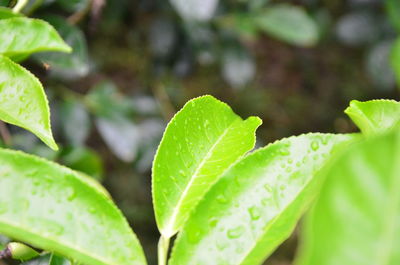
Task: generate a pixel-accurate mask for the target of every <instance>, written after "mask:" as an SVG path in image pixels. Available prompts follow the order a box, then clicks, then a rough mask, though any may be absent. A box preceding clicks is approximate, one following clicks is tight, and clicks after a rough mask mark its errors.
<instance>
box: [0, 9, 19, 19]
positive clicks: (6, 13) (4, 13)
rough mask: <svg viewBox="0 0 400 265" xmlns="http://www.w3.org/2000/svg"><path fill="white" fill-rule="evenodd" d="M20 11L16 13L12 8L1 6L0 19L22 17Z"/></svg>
mask: <svg viewBox="0 0 400 265" xmlns="http://www.w3.org/2000/svg"><path fill="white" fill-rule="evenodd" d="M20 16H21V15H20V14H19V13H14V12H13V11H12V10H11V9H9V8H6V7H2V6H0V19H7V18H12V17H20Z"/></svg>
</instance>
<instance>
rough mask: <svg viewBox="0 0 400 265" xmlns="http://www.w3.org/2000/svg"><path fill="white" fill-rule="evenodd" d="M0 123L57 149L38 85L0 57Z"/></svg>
mask: <svg viewBox="0 0 400 265" xmlns="http://www.w3.org/2000/svg"><path fill="white" fill-rule="evenodd" d="M0 119H1V120H4V121H5V122H8V123H11V124H14V125H17V126H20V127H22V128H25V129H27V130H29V131H31V132H33V133H34V134H36V135H37V136H38V137H39V138H40V139H41V140H42V141H43V142H45V143H46V144H47V145H48V146H50V147H51V148H52V149H55V150H56V149H57V145H56V143H55V142H54V139H53V136H52V133H51V127H50V111H49V106H48V102H47V98H46V95H45V93H44V91H43V87H42V85H41V84H40V82H39V80H38V79H37V78H36V77H34V76H33V75H32V74H31V73H30V72H28V71H27V70H26V69H24V68H23V67H21V66H20V65H18V64H16V63H14V62H13V61H11V60H10V59H8V58H7V57H4V56H1V55H0Z"/></svg>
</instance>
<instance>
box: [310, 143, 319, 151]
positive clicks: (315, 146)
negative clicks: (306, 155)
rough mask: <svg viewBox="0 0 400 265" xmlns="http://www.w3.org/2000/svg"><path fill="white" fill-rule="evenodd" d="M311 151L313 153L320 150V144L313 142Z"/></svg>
mask: <svg viewBox="0 0 400 265" xmlns="http://www.w3.org/2000/svg"><path fill="white" fill-rule="evenodd" d="M311 149H312V150H313V151H317V150H318V149H319V143H318V142H317V141H312V142H311Z"/></svg>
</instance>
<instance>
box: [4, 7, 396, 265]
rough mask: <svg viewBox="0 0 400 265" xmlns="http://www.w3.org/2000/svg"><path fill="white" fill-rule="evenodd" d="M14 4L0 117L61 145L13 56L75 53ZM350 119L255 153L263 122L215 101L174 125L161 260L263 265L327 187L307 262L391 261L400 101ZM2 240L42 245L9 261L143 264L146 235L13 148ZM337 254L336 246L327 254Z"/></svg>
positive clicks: (71, 175)
mask: <svg viewBox="0 0 400 265" xmlns="http://www.w3.org/2000/svg"><path fill="white" fill-rule="evenodd" d="M19 8H20V6H18V5H17V6H16V8H15V9H14V10H9V9H1V12H0V14H1V18H2V19H1V20H0V39H2V40H6V41H4V42H2V43H0V53H1V55H0V84H1V85H0V96H1V100H0V119H2V120H3V121H5V122H8V123H12V124H15V125H18V126H20V127H23V128H25V129H28V130H30V131H32V132H33V133H35V134H36V135H37V136H38V137H39V138H40V139H42V140H43V141H44V142H45V143H46V144H47V145H49V146H50V147H51V148H53V149H57V145H56V143H55V141H54V140H53V137H52V133H51V129H50V121H49V115H50V114H49V107H48V102H47V99H46V96H45V94H44V91H43V87H42V85H41V84H40V82H39V81H38V80H37V79H36V78H35V77H34V76H33V75H32V74H30V73H29V72H28V71H27V70H26V69H24V68H23V67H22V66H20V65H19V64H17V63H16V61H21V60H23V59H25V58H27V57H28V56H29V55H31V54H32V53H35V52H39V51H64V52H68V51H70V48H69V47H68V46H67V45H66V44H65V43H64V42H63V41H62V39H61V38H60V37H59V36H58V34H57V33H56V31H55V30H54V29H53V28H52V27H51V26H49V25H48V24H47V23H46V22H44V21H41V20H34V19H30V18H26V17H23V16H21V15H19V14H18V10H19ZM2 34H3V35H2ZM10 36H11V38H10ZM346 113H347V114H348V115H349V116H350V118H351V119H352V120H353V121H354V122H355V123H356V124H357V125H358V126H359V127H360V129H361V130H362V134H323V133H309V134H303V135H300V136H292V137H289V138H285V139H282V140H279V141H276V142H274V143H272V144H269V145H267V146H265V147H262V148H259V149H257V150H254V151H252V152H250V151H251V150H252V149H253V148H254V145H255V141H256V137H255V131H256V129H257V128H258V127H259V126H260V125H261V120H260V119H259V118H257V117H249V118H247V119H245V120H243V119H242V118H240V117H239V116H238V115H236V114H235V113H234V112H233V111H232V109H231V108H230V107H229V106H228V105H226V104H225V103H222V102H220V101H219V100H217V99H215V98H213V97H212V96H203V97H199V98H196V99H193V100H191V101H189V102H188V103H187V104H186V105H185V106H184V107H183V108H182V109H181V110H180V111H179V112H178V113H177V114H176V115H175V116H174V118H173V119H172V120H171V122H170V123H169V125H168V126H167V128H166V130H165V133H164V136H163V139H162V141H161V143H160V145H159V148H158V151H157V154H156V155H155V159H154V163H153V175H152V184H153V190H152V195H153V201H154V211H155V216H156V221H157V225H158V228H159V230H160V233H161V237H160V241H159V245H158V256H159V257H158V261H159V264H160V265H166V264H167V263H168V264H171V265H174V264H175V265H181V264H260V263H262V262H263V261H264V260H265V259H266V258H267V257H268V256H269V255H270V254H271V253H272V252H273V251H274V250H275V249H276V247H278V246H279V245H280V244H281V243H282V242H283V241H284V240H285V239H286V238H287V237H288V236H289V235H290V234H291V233H292V231H293V229H294V228H295V226H296V224H297V222H298V220H299V219H300V217H301V216H302V215H303V214H304V212H305V211H306V210H307V209H308V208H309V206H310V205H311V203H312V202H313V201H314V199H315V198H317V195H318V194H319V192H320V190H321V189H322V193H321V197H320V199H319V200H318V201H317V204H316V206H315V207H314V208H313V210H312V211H311V212H310V213H309V215H308V217H307V221H306V223H305V231H304V245H303V247H302V251H301V252H300V256H299V259H298V262H299V263H300V264H326V263H328V262H330V263H333V262H341V263H343V264H346V263H348V264H351V263H354V264H366V263H368V262H370V261H371V260H373V261H375V263H376V264H396V263H397V262H398V259H399V251H398V250H397V249H396V247H395V246H396V242H397V241H396V240H397V238H398V237H396V235H397V234H398V229H397V228H398V218H397V217H398V211H399V207H398V206H399V201H400V199H399V198H400V197H399V192H398V185H397V184H398V183H400V176H399V172H400V169H399V165H400V156H399V154H398V150H399V147H400V145H399V143H400V131H399V127H398V124H399V120H400V104H399V103H398V102H395V101H385V100H381V101H369V102H365V103H362V102H357V101H354V102H352V103H351V105H350V107H349V108H348V109H347V110H346ZM121 141H123V139H121ZM366 180H367V181H366ZM371 194H373V195H374V196H373V197H371ZM360 198H362V200H360ZM382 205H383V206H384V207H382ZM327 212H328V213H329V216H328V218H327V215H326V214H327ZM349 216H352V219H350V220H349ZM364 217H368V218H364ZM371 227H373V228H374V229H373V230H371V229H370V228H371ZM0 233H1V234H3V235H6V236H8V237H10V238H12V239H14V240H18V241H21V242H24V243H27V244H30V245H32V246H34V247H36V248H39V249H43V250H44V251H43V252H42V253H41V254H39V253H37V252H36V251H35V250H33V249H31V248H30V247H28V246H26V245H24V244H22V243H15V242H14V243H10V244H8V245H7V246H6V247H5V250H4V251H2V252H1V254H0V257H1V258H3V257H12V258H16V259H20V260H30V259H32V258H33V257H35V256H37V255H40V256H39V257H37V258H36V259H34V260H32V261H27V263H26V264H50V265H55V264H69V263H73V264H86V265H124V264H137V265H143V264H146V259H145V256H144V253H143V250H142V247H141V245H140V243H139V240H138V239H137V237H136V235H135V234H134V233H133V231H132V230H131V228H130V226H129V225H128V223H127V221H126V219H125V217H124V216H123V215H122V213H121V211H120V210H119V209H118V208H117V206H116V205H115V204H114V203H113V201H112V199H111V198H110V196H109V194H108V193H107V191H106V190H105V189H104V188H103V187H102V186H100V185H99V184H98V183H97V182H96V181H94V180H93V179H91V178H89V177H87V176H86V175H84V174H83V173H80V172H76V171H73V170H71V169H68V168H66V167H63V166H60V165H58V164H56V163H53V162H50V161H47V160H45V159H43V158H39V157H36V156H33V155H29V154H25V153H23V152H20V151H13V150H8V149H0ZM175 235H177V237H176V240H175V241H174V246H173V247H172V248H171V247H170V240H171V238H172V237H174V236H175ZM332 246H335V247H336V248H337V249H338V250H337V252H336V251H335V252H329V251H326V248H328V247H329V248H330V247H332ZM351 246H353V248H351ZM354 246H356V247H354ZM373 248H377V249H378V251H377V252H374V251H371V249H373ZM349 249H351V250H352V251H351V253H349V251H348V250H349ZM365 253H368V255H365ZM375 253H376V254H375ZM64 257H65V258H64Z"/></svg>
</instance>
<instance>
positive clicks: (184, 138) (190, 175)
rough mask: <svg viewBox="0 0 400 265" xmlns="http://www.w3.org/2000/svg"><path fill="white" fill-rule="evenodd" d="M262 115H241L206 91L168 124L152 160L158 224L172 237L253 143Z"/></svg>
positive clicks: (154, 198) (163, 232)
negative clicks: (214, 185)
mask: <svg viewBox="0 0 400 265" xmlns="http://www.w3.org/2000/svg"><path fill="white" fill-rule="evenodd" d="M260 124H261V120H260V119H259V118H257V117H250V118H248V119H247V120H242V119H241V118H240V117H239V116H237V115H236V114H235V113H234V112H233V111H232V109H231V108H230V107H229V106H228V105H226V104H225V103H223V102H221V101H219V100H217V99H215V98H213V97H212V96H203V97H199V98H196V99H193V100H191V101H189V102H188V103H186V105H185V106H184V107H183V109H182V110H180V111H179V112H178V113H177V114H176V115H175V117H174V118H173V119H172V120H171V122H170V123H169V124H168V126H167V129H166V130H165V133H164V136H163V139H162V141H161V144H160V146H159V148H158V151H157V154H156V156H155V160H154V163H153V201H154V209H155V214H156V220H157V224H158V228H159V230H160V231H161V233H162V234H163V235H164V236H165V237H167V238H169V237H171V236H173V235H174V234H175V233H176V232H177V231H178V230H179V229H180V228H181V227H182V225H183V224H184V222H185V221H186V219H187V217H188V216H189V213H190V212H191V211H192V210H193V208H194V207H195V206H196V205H197V203H198V202H199V201H200V200H201V199H202V197H203V195H204V194H205V193H206V192H207V190H208V189H209V188H210V187H211V186H212V185H213V184H214V183H215V182H216V180H217V179H218V177H219V176H220V175H221V173H222V172H224V171H225V170H226V169H227V168H228V167H229V166H230V165H231V164H232V163H233V162H235V161H236V160H237V159H238V158H239V157H241V156H242V155H243V154H244V153H246V152H247V151H249V150H250V149H252V148H253V147H254V143H255V130H256V129H257V127H258V126H259V125H260Z"/></svg>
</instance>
